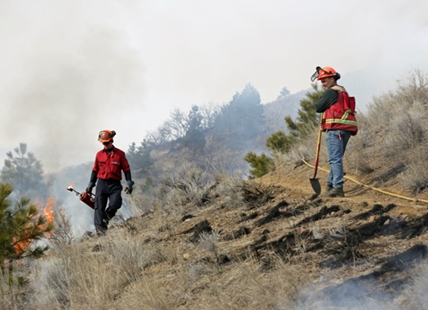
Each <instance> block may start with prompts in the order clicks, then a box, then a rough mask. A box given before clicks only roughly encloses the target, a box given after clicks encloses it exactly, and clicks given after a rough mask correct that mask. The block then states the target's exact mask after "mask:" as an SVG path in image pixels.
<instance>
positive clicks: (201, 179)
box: [160, 162, 213, 208]
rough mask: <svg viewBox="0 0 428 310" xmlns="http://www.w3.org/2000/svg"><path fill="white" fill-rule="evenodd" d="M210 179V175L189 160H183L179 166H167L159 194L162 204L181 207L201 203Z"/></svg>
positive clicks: (210, 181)
mask: <svg viewBox="0 0 428 310" xmlns="http://www.w3.org/2000/svg"><path fill="white" fill-rule="evenodd" d="M212 179H213V178H212V176H211V175H209V174H207V173H206V172H205V171H203V170H202V169H200V168H198V167H197V166H196V165H194V164H192V163H190V162H183V163H182V164H180V165H179V166H173V165H170V166H168V167H167V168H166V171H165V177H164V179H163V180H162V182H161V185H162V188H161V193H160V195H161V196H162V199H163V203H164V206H170V207H172V206H179V207H180V208H181V207H183V206H184V205H186V204H189V203H192V204H194V205H197V206H200V205H202V198H203V197H204V195H205V194H206V191H207V186H208V185H209V184H210V183H212V181H213V180H212Z"/></svg>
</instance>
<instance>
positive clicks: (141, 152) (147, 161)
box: [126, 140, 154, 178]
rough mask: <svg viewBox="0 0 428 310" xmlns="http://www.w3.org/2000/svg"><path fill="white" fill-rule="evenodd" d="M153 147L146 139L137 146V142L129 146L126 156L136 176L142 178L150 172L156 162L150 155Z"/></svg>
mask: <svg viewBox="0 0 428 310" xmlns="http://www.w3.org/2000/svg"><path fill="white" fill-rule="evenodd" d="M151 151H152V147H151V146H150V144H149V143H148V142H147V141H146V140H144V141H143V142H141V145H140V146H136V145H135V142H132V144H131V145H130V146H129V149H128V152H126V157H127V158H128V161H129V164H130V166H131V168H132V171H133V174H134V176H135V177H138V178H142V177H145V176H147V175H148V174H149V172H150V168H151V167H152V166H153V164H154V160H153V158H152V157H151V155H150V152H151Z"/></svg>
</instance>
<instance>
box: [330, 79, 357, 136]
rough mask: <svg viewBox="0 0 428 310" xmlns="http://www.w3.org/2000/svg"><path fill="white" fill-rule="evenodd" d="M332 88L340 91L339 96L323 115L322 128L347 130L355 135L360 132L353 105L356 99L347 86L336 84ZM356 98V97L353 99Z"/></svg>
mask: <svg viewBox="0 0 428 310" xmlns="http://www.w3.org/2000/svg"><path fill="white" fill-rule="evenodd" d="M332 89H334V90H336V91H337V92H338V95H339V97H338V98H337V101H336V102H335V103H333V104H332V105H331V106H330V107H329V108H328V109H327V110H326V111H325V112H324V113H323V115H322V129H323V130H327V129H328V130H331V129H334V130H347V131H350V132H352V134H353V135H355V134H356V133H357V132H358V126H357V120H356V118H355V111H352V110H351V109H352V108H354V107H352V105H353V104H354V101H353V102H351V99H350V97H349V95H348V93H347V92H346V90H345V88H344V87H342V86H339V85H335V86H333V87H332ZM352 100H354V99H352Z"/></svg>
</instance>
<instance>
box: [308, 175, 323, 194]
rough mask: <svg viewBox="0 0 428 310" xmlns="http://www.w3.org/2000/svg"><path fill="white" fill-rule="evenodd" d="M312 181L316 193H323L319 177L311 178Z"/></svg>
mask: <svg viewBox="0 0 428 310" xmlns="http://www.w3.org/2000/svg"><path fill="white" fill-rule="evenodd" d="M309 181H311V185H312V188H313V189H314V192H315V194H317V195H319V194H321V184H320V181H319V180H318V179H315V178H314V179H309Z"/></svg>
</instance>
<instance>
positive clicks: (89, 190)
mask: <svg viewBox="0 0 428 310" xmlns="http://www.w3.org/2000/svg"><path fill="white" fill-rule="evenodd" d="M94 186H95V183H94V182H89V184H88V187H87V188H86V192H87V193H89V194H92V189H93V188H94Z"/></svg>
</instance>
